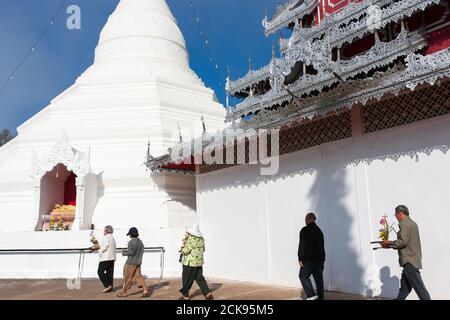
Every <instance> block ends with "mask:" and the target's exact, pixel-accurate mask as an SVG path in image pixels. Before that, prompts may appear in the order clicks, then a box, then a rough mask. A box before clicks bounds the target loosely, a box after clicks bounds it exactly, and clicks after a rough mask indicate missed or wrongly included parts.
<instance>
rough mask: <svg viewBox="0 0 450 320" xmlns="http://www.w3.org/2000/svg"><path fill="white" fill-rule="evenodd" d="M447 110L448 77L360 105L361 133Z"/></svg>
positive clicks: (449, 96)
mask: <svg viewBox="0 0 450 320" xmlns="http://www.w3.org/2000/svg"><path fill="white" fill-rule="evenodd" d="M449 113H450V80H447V81H444V82H441V84H440V85H434V86H429V87H425V88H422V89H416V90H415V91H413V92H410V93H407V94H403V95H399V96H397V97H392V98H389V99H385V100H382V101H378V102H375V103H372V104H368V105H366V106H364V107H363V112H362V117H363V133H371V132H376V131H380V130H385V129H389V128H394V127H398V126H402V125H406V124H409V123H413V122H417V121H421V120H425V119H430V118H434V117H438V116H443V115H446V114H449Z"/></svg>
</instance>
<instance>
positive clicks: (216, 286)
mask: <svg viewBox="0 0 450 320" xmlns="http://www.w3.org/2000/svg"><path fill="white" fill-rule="evenodd" d="M222 286H223V284H222V283H211V284H210V285H209V289H210V290H211V292H212V293H214V291H216V290H218V289H219V288H220V287H222ZM197 296H203V293H202V291H201V290H200V289H197V290H195V292H194V293H193V294H192V295H191V298H194V297H197Z"/></svg>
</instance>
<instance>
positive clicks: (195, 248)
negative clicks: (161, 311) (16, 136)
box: [180, 225, 214, 300]
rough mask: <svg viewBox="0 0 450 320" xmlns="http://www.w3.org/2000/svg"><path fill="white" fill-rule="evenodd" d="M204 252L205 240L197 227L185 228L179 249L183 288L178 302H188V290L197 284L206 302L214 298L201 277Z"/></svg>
mask: <svg viewBox="0 0 450 320" xmlns="http://www.w3.org/2000/svg"><path fill="white" fill-rule="evenodd" d="M204 252H205V240H204V239H203V235H202V233H201V232H200V229H199V227H198V225H194V226H192V227H188V228H186V235H185V237H184V239H183V246H182V248H181V263H182V265H183V275H182V282H183V288H182V289H181V290H180V292H181V297H180V300H189V299H190V297H189V290H190V289H191V287H192V284H193V283H194V281H195V282H197V285H198V286H199V287H200V290H201V291H202V293H203V295H204V296H205V298H206V300H213V299H214V297H213V295H212V293H211V290H210V289H209V288H208V284H207V283H206V280H205V277H204V276H203V263H204V260H203V253H204Z"/></svg>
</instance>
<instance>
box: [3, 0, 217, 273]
mask: <svg viewBox="0 0 450 320" xmlns="http://www.w3.org/2000/svg"><path fill="white" fill-rule="evenodd" d="M224 119H225V109H224V108H223V106H222V105H221V104H220V103H219V102H218V100H217V98H216V96H215V94H214V92H213V91H212V90H211V89H209V88H206V87H205V85H204V84H203V82H202V81H201V80H200V79H199V77H198V76H197V75H196V74H195V73H194V72H193V71H192V70H191V69H190V67H189V54H188V52H187V49H186V44H185V40H184V38H183V35H182V33H181V31H180V29H179V28H178V26H177V22H176V20H175V18H174V17H173V15H172V13H171V11H170V9H169V7H168V5H167V3H166V1H165V0H121V1H120V3H119V5H118V6H117V9H116V10H115V11H114V13H113V14H112V15H111V16H110V17H109V19H108V22H107V24H106V25H105V27H104V28H103V30H102V32H101V34H100V40H99V43H98V46H97V48H96V50H95V61H94V63H93V65H92V66H91V67H89V68H88V69H87V70H86V71H85V72H84V73H83V74H82V75H81V76H80V77H79V78H78V79H77V80H76V81H75V83H74V84H73V85H72V86H71V87H70V88H68V89H67V90H66V91H64V92H63V93H62V94H60V95H59V96H58V97H56V98H55V99H53V100H52V101H51V103H50V105H49V106H47V107H46V108H44V109H43V110H42V111H41V112H39V113H38V114H36V115H35V116H33V117H32V118H31V119H29V120H28V121H26V122H25V123H24V124H22V125H21V126H20V127H19V128H18V136H17V137H16V138H15V139H14V140H12V141H11V142H9V143H8V144H6V145H5V146H3V147H1V148H0V238H1V237H4V238H5V239H3V238H1V239H2V244H1V248H3V249H5V248H7V249H10V248H11V247H16V248H27V249H29V248H54V247H57V248H66V247H75V248H79V247H86V246H89V237H88V232H89V231H83V230H89V229H91V227H92V225H94V226H95V228H96V229H97V230H101V229H102V228H103V227H104V226H105V225H112V226H114V227H115V228H116V229H122V230H123V231H125V230H127V229H128V228H129V227H132V226H135V227H138V228H139V229H141V230H144V229H146V230H156V231H155V232H159V233H158V236H156V235H155V234H156V233H155V232H153V231H148V232H142V231H141V234H143V236H144V238H145V235H146V234H151V235H152V236H153V237H154V238H151V239H150V238H147V239H148V240H147V243H146V245H147V246H150V245H153V246H165V247H166V249H168V248H167V245H166V244H165V243H160V241H162V242H164V241H167V242H168V243H172V242H171V241H169V240H167V239H168V238H167V236H166V235H165V234H164V235H162V233H161V232H163V231H161V230H175V229H176V228H181V229H182V228H183V227H184V226H185V225H186V224H189V223H193V222H194V221H195V219H196V217H195V212H196V199H195V177H194V176H193V175H192V174H183V175H175V174H173V173H170V172H169V173H165V174H160V175H157V176H153V177H152V178H149V175H148V173H147V172H146V170H147V168H146V167H145V165H144V162H145V160H146V156H147V157H148V156H149V154H150V153H148V154H147V155H146V154H145V152H143V150H145V148H147V145H148V148H149V149H150V150H149V152H151V154H153V155H158V154H162V153H164V152H167V149H168V147H170V146H172V145H174V144H175V143H176V142H178V141H179V139H180V136H183V137H189V136H195V135H199V134H201V133H202V132H203V129H204V126H205V125H206V127H207V128H208V130H213V131H214V130H217V129H220V128H222V127H224V126H225V124H224ZM202 120H203V121H202ZM202 122H203V123H202ZM58 213H60V215H58ZM52 214H53V215H54V217H55V219H54V221H50V220H51V216H52ZM58 219H62V220H63V221H62V222H61V227H62V228H64V229H70V231H61V232H39V231H41V230H42V229H45V230H49V229H52V230H53V229H57V226H55V225H57V224H58V223H59V222H60V221H59V220H58ZM49 224H50V225H49ZM51 224H53V226H52V225H51ZM167 232H169V231H167ZM98 233H99V234H98V235H97V237H100V236H101V232H100V231H99V232H98ZM124 234H126V232H124ZM182 235H183V232H182V231H181V233H176V237H178V236H181V237H182ZM11 238H15V239H18V240H17V241H10V240H8V239H11ZM153 239H154V240H153ZM158 239H159V240H158ZM161 239H163V240H161ZM164 239H165V240H164ZM144 242H145V241H144ZM169 246H170V245H169ZM169 249H170V248H169ZM174 252H175V253H174V256H176V251H174ZM19 258H20V257H19ZM19 258H18V259H19ZM22 258H23V259H25V260H24V261H25V263H24V264H25V265H27V263H28V262H30V261H31V260H33V259H34V260H33V261H37V260H39V258H33V259H31V260H27V259H28V258H29V257H28V258H27V257H22ZM1 259H4V257H0V260H1ZM36 259H37V260H36ZM94 267H95V265H94ZM41 268H43V269H45V263H44V264H42V265H41ZM41 271H42V272H41ZM32 274H33V272H30V270H26V268H25V269H24V270H13V267H12V266H9V265H8V264H7V263H6V264H5V265H4V267H2V269H1V270H0V276H13V277H14V276H16V277H17V276H19V277H20V276H22V275H23V276H25V277H27V276H31V275H32ZM63 274H65V273H64V272H62V273H61V272H59V271H58V270H56V269H55V270H54V271H53V270H51V271H48V272H45V270H40V271H39V272H37V273H36V276H62V275H63Z"/></svg>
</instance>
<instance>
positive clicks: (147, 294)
mask: <svg viewBox="0 0 450 320" xmlns="http://www.w3.org/2000/svg"><path fill="white" fill-rule="evenodd" d="M141 297H142V298H147V297H150V292H147V293H143V294H142V295H141Z"/></svg>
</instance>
